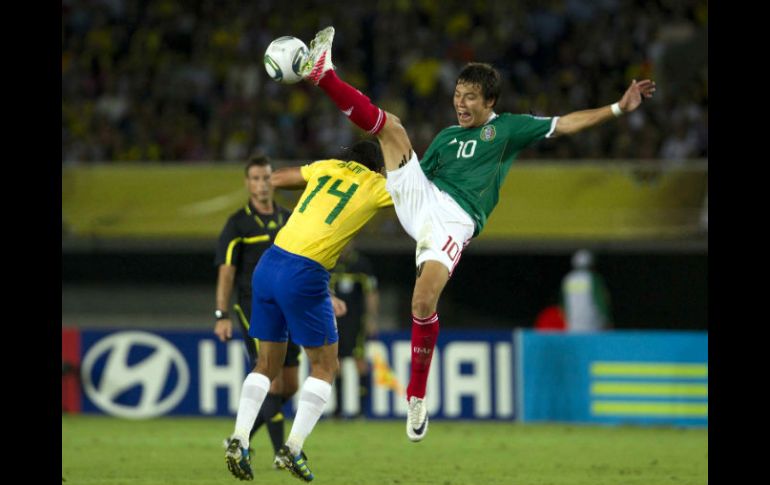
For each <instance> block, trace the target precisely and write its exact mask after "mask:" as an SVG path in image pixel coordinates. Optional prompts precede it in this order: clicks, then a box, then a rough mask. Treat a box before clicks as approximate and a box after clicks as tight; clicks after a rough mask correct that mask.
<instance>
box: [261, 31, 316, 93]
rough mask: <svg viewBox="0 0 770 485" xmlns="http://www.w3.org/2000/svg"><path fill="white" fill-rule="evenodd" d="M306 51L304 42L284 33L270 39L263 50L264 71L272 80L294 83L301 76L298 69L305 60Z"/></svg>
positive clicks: (307, 52)
mask: <svg viewBox="0 0 770 485" xmlns="http://www.w3.org/2000/svg"><path fill="white" fill-rule="evenodd" d="M309 52H310V51H308V49H307V46H306V45H305V43H304V42H302V41H301V40H299V39H298V38H296V37H292V36H290V35H285V36H283V37H279V38H277V39H275V40H274V41H272V42H271V43H270V45H269V46H267V50H266V51H265V59H264V62H265V71H267V75H268V76H270V78H271V79H272V80H273V81H278V82H279V83H283V84H294V83H296V82H299V81H300V80H301V79H302V77H301V76H300V75H299V70H300V68H301V67H302V64H304V63H305V61H306V60H307V56H308V54H309Z"/></svg>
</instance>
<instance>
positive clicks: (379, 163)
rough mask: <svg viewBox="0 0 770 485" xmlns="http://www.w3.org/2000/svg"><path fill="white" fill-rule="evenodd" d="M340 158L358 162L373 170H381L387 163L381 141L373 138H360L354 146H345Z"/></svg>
mask: <svg viewBox="0 0 770 485" xmlns="http://www.w3.org/2000/svg"><path fill="white" fill-rule="evenodd" d="M338 158H339V159H340V160H343V161H345V162H347V161H351V160H352V161H354V162H358V163H360V164H361V165H363V166H365V167H366V168H368V169H369V170H371V171H373V172H379V171H380V170H381V169H382V167H383V166H384V164H385V159H384V158H383V156H382V148H380V143H379V142H376V141H371V140H360V141H357V142H355V143H354V144H353V145H352V146H349V147H344V149H343V151H342V154H341V155H340V156H339V157H338Z"/></svg>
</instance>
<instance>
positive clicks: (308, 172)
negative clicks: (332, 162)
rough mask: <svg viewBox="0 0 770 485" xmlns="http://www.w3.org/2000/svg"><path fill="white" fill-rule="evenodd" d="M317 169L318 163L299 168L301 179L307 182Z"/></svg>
mask: <svg viewBox="0 0 770 485" xmlns="http://www.w3.org/2000/svg"><path fill="white" fill-rule="evenodd" d="M317 168H318V162H313V163H308V164H307V165H302V166H301V167H300V168H299V172H300V174H302V178H303V179H305V182H307V181H308V180H310V177H312V176H313V174H314V173H315V171H316V169H317Z"/></svg>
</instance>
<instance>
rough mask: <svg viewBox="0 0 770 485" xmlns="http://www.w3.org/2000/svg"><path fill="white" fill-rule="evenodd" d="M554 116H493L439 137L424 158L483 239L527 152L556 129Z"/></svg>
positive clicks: (430, 176)
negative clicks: (513, 172)
mask: <svg viewBox="0 0 770 485" xmlns="http://www.w3.org/2000/svg"><path fill="white" fill-rule="evenodd" d="M553 120H554V118H540V117H535V116H531V115H515V114H511V113H503V114H501V115H496V114H493V115H492V116H491V117H490V119H489V121H487V122H486V123H485V124H483V125H481V126H478V127H476V128H463V127H461V126H460V125H454V126H450V127H448V128H444V129H443V130H441V132H440V133H439V134H438V135H436V138H434V139H433V142H432V143H431V144H430V146H429V147H428V150H427V151H426V152H425V155H424V156H423V157H422V159H421V160H420V166H421V167H422V171H423V172H424V173H425V176H426V177H428V180H431V181H432V182H433V183H434V184H436V186H437V187H438V188H439V189H441V190H443V191H444V192H446V193H447V194H449V195H450V196H451V197H452V198H453V199H454V200H455V201H456V202H457V203H458V204H460V207H462V208H463V209H465V212H467V213H468V215H469V216H471V218H473V220H474V221H475V223H476V229H475V231H474V233H473V235H474V236H477V235H478V234H479V233H480V232H481V230H482V229H483V228H484V225H485V224H486V222H487V218H488V217H489V215H490V214H491V213H492V209H494V208H495V206H496V205H497V201H498V199H499V198H500V186H502V184H503V180H505V176H506V175H508V170H510V168H511V165H512V164H513V160H514V159H515V158H516V156H517V155H518V154H519V152H520V151H521V150H523V149H524V148H527V147H528V146H529V145H531V144H532V143H534V142H536V141H537V140H540V139H542V138H544V137H545V136H546V135H548V134H550V133H551V131H552V125H553Z"/></svg>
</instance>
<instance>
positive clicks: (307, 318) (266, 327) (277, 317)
mask: <svg viewBox="0 0 770 485" xmlns="http://www.w3.org/2000/svg"><path fill="white" fill-rule="evenodd" d="M251 289H252V296H251V302H252V304H251V322H252V325H251V327H250V328H249V336H250V337H252V338H258V339H259V340H267V341H268V342H285V341H286V340H287V339H288V337H289V334H291V340H292V341H293V342H295V343H297V344H299V345H302V346H304V347H320V346H321V345H328V344H333V343H334V342H336V341H337V340H338V338H339V337H338V335H337V320H336V319H335V317H334V308H333V307H332V300H331V296H329V272H328V271H326V268H324V267H323V266H321V265H320V264H319V263H317V262H315V261H313V260H312V259H308V258H305V257H303V256H299V255H296V254H292V253H290V252H288V251H285V250H283V249H281V248H279V247H278V246H275V245H272V246H270V247H269V248H268V249H267V250H266V251H265V252H264V253H263V254H262V257H261V258H259V262H258V263H257V266H256V268H254V273H253V274H252V277H251Z"/></svg>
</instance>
